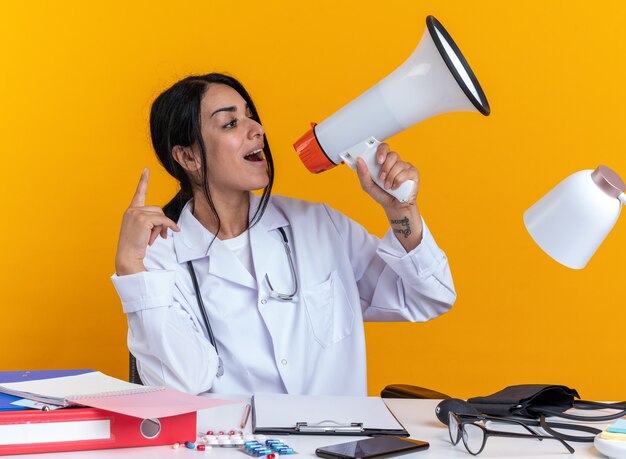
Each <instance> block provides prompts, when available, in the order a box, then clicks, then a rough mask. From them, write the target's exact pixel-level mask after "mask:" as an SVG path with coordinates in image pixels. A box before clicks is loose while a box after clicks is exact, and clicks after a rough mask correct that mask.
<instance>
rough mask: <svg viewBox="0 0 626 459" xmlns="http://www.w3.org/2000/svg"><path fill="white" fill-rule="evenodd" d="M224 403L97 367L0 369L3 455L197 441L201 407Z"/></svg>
mask: <svg viewBox="0 0 626 459" xmlns="http://www.w3.org/2000/svg"><path fill="white" fill-rule="evenodd" d="M227 403H231V402H229V401H225V400H218V399H215V398H207V397H198V396H194V395H189V394H185V393H183V392H180V391H177V390H174V389H170V388H165V387H153V386H142V385H138V384H131V383H128V382H126V381H122V380H120V379H116V378H113V377H110V376H107V375H105V374H103V373H101V372H98V371H93V370H53V371H9V372H0V454H23V453H39V452H56V451H78V450H90V449H105V448H127V447H131V446H153V445H171V444H173V443H181V442H182V443H184V442H185V441H195V439H196V433H197V432H196V412H197V411H198V410H200V409H206V408H212V407H215V406H220V405H223V404H227Z"/></svg>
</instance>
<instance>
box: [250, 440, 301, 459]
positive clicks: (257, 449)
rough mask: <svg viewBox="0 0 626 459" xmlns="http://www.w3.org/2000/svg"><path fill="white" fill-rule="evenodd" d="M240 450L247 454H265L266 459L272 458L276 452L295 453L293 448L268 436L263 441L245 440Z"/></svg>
mask: <svg viewBox="0 0 626 459" xmlns="http://www.w3.org/2000/svg"><path fill="white" fill-rule="evenodd" d="M242 451H243V452H244V453H246V454H247V455H248V456H253V457H261V456H265V457H266V459H274V458H275V457H276V455H277V454H278V455H281V456H283V455H289V454H297V453H296V452H295V451H294V449H293V448H291V447H290V446H289V445H287V444H286V443H284V442H283V441H282V440H279V439H276V438H270V439H268V440H265V441H264V442H261V441H260V440H250V441H246V442H244V444H243V448H242Z"/></svg>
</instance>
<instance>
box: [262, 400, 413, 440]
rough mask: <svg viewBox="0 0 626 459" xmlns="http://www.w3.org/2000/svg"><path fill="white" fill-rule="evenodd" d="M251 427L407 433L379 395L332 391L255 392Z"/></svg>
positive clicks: (314, 432)
mask: <svg viewBox="0 0 626 459" xmlns="http://www.w3.org/2000/svg"><path fill="white" fill-rule="evenodd" d="M252 431H253V432H254V433H255V434H271V435H286V434H301V435H359V436H372V435H397V436H404V437H408V436H409V433H408V432H407V431H406V429H405V428H404V426H403V425H402V424H400V422H399V421H398V420H397V419H396V418H395V416H394V415H393V413H392V412H391V411H389V408H387V405H385V402H384V401H383V399H382V398H380V397H355V396H335V395H285V394H255V395H253V397H252Z"/></svg>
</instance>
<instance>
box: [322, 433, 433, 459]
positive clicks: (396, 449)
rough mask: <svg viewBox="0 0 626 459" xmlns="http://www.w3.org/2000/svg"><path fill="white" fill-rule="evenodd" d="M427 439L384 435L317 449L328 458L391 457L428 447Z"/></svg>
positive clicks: (362, 458)
mask: <svg viewBox="0 0 626 459" xmlns="http://www.w3.org/2000/svg"><path fill="white" fill-rule="evenodd" d="M428 446H429V444H428V443H427V442H425V441H420V440H412V439H410V438H402V437H393V436H382V437H373V438H368V439H366V440H357V441H351V442H348V443H340V444H338V445H330V446H323V447H321V448H317V449H316V450H315V454H317V455H318V456H319V457H325V458H327V459H367V458H370V457H377V458H379V457H389V456H398V455H400V454H407V453H413V452H416V451H421V450H425V449H428Z"/></svg>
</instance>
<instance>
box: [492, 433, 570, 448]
mask: <svg viewBox="0 0 626 459" xmlns="http://www.w3.org/2000/svg"><path fill="white" fill-rule="evenodd" d="M489 435H491V436H494V437H512V438H536V439H538V440H539V439H546V440H558V441H560V442H561V444H562V445H563V446H565V447H566V448H567V450H568V451H569V452H570V453H572V454H574V452H575V451H576V450H575V449H574V448H572V447H571V446H570V445H569V444H568V443H567V442H566V441H565V440H561V439H560V438H557V437H551V436H549V435H537V434H535V435H530V434H525V433H517V432H501V431H498V430H489Z"/></svg>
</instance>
